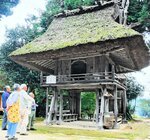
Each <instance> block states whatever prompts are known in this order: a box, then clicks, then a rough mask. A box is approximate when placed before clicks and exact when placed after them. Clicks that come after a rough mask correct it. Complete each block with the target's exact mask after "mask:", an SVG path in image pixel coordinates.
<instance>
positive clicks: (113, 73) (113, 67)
mask: <svg viewBox="0 0 150 140" xmlns="http://www.w3.org/2000/svg"><path fill="white" fill-rule="evenodd" d="M112 80H115V65H112Z"/></svg>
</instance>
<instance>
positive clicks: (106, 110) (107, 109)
mask: <svg viewBox="0 0 150 140" xmlns="http://www.w3.org/2000/svg"><path fill="white" fill-rule="evenodd" d="M105 112H106V113H108V112H109V99H105Z"/></svg>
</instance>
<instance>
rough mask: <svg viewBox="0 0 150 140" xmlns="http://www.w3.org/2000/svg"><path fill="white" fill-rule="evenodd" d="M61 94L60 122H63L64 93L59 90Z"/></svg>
mask: <svg viewBox="0 0 150 140" xmlns="http://www.w3.org/2000/svg"><path fill="white" fill-rule="evenodd" d="M59 95H60V104H59V123H60V124H61V123H62V122H63V118H62V115H63V93H61V92H60V90H59Z"/></svg>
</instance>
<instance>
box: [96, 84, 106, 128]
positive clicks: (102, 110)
mask: <svg viewBox="0 0 150 140" xmlns="http://www.w3.org/2000/svg"><path fill="white" fill-rule="evenodd" d="M106 90H107V89H106V87H104V89H103V88H102V87H101V110H100V119H99V125H98V126H99V129H103V125H104V94H105V93H106Z"/></svg>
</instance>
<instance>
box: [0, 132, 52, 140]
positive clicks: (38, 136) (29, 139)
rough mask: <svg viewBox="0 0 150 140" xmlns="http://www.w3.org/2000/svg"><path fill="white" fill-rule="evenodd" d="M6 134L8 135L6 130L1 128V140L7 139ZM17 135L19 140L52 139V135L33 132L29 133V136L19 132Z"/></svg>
mask: <svg viewBox="0 0 150 140" xmlns="http://www.w3.org/2000/svg"><path fill="white" fill-rule="evenodd" d="M5 136H6V131H2V130H0V140H7V138H5ZM16 137H17V138H18V139H19V140H50V137H49V136H47V135H41V134H32V133H29V135H27V136H20V135H19V134H17V135H16Z"/></svg>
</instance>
